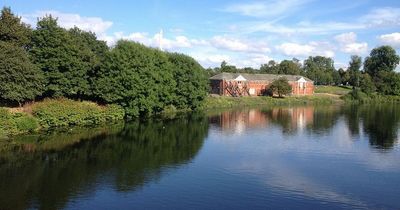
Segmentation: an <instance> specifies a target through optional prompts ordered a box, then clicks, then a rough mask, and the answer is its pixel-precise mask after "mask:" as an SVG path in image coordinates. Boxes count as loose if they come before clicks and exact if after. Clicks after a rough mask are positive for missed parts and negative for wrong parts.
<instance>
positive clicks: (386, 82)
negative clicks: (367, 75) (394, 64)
mask: <svg viewBox="0 0 400 210" xmlns="http://www.w3.org/2000/svg"><path fill="white" fill-rule="evenodd" d="M375 85H376V87H377V89H378V92H379V93H381V94H385V95H400V74H399V73H396V72H393V71H391V72H389V71H380V72H378V75H377V77H376V78H375Z"/></svg>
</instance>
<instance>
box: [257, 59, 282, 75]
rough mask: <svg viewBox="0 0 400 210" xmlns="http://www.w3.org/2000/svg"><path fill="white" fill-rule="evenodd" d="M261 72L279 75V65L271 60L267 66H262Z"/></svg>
mask: <svg viewBox="0 0 400 210" xmlns="http://www.w3.org/2000/svg"><path fill="white" fill-rule="evenodd" d="M260 72H261V73H266V74H278V73H279V63H276V62H275V61H274V60H270V61H269V62H268V63H267V64H262V65H261V67H260Z"/></svg>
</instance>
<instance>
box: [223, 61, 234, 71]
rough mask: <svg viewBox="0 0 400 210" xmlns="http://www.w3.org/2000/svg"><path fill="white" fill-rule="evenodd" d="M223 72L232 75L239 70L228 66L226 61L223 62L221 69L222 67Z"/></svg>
mask: <svg viewBox="0 0 400 210" xmlns="http://www.w3.org/2000/svg"><path fill="white" fill-rule="evenodd" d="M220 71H221V72H230V73H237V72H238V69H237V68H236V66H233V65H228V63H227V62H226V61H222V62H221V67H220Z"/></svg>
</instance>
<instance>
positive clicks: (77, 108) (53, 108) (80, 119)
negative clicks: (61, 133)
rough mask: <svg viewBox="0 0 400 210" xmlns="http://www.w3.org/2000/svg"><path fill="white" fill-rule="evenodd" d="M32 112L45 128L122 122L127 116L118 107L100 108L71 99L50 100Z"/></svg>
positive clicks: (34, 107) (36, 105)
mask: <svg viewBox="0 0 400 210" xmlns="http://www.w3.org/2000/svg"><path fill="white" fill-rule="evenodd" d="M32 111H33V114H34V116H36V117H37V118H38V119H39V122H40V125H41V126H43V127H45V128H48V127H62V126H71V125H92V124H101V123H105V122H108V121H115V120H121V119H123V118H124V115H125V112H124V110H123V109H122V108H121V107H120V106H117V105H108V106H99V105H97V104H96V103H92V102H77V101H73V100H69V99H53V100H50V99H48V100H45V101H43V102H40V103H37V104H35V105H33V107H32Z"/></svg>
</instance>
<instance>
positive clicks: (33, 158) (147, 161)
mask: <svg viewBox="0 0 400 210" xmlns="http://www.w3.org/2000/svg"><path fill="white" fill-rule="evenodd" d="M207 132H208V122H207V119H206V118H205V116H198V115H192V116H189V117H182V118H178V119H175V120H169V121H161V120H160V121H148V122H144V123H139V122H134V123H127V124H126V125H125V126H124V125H122V126H121V125H117V126H112V127H108V128H102V129H97V130H96V129H95V130H93V129H86V130H84V129H78V130H77V131H76V132H70V133H69V134H65V133H63V134H60V133H58V134H57V133H56V134H55V133H52V134H49V135H44V136H43V135H40V136H33V137H29V139H28V140H27V139H18V140H16V141H15V142H14V143H13V144H14V145H17V146H10V147H9V148H11V150H12V151H10V150H8V152H3V153H2V156H1V157H2V158H1V159H2V161H1V165H0V177H1V179H0V206H1V207H2V209H26V208H30V207H34V208H40V209H60V208H62V207H64V206H65V204H66V203H67V202H68V201H69V200H70V199H71V197H73V196H88V195H90V193H91V192H93V191H94V188H95V187H96V183H98V182H105V183H109V184H108V185H110V186H112V188H114V190H116V191H132V190H135V189H137V188H138V187H140V186H141V185H143V184H144V183H146V182H147V181H150V180H155V179H158V178H159V177H160V176H161V174H162V173H163V171H165V170H167V169H170V168H173V167H178V166H179V165H180V164H185V163H187V162H188V161H190V160H191V159H192V158H193V157H194V156H195V155H196V154H197V152H198V151H199V150H200V148H201V147H202V145H203V140H204V139H205V137H206V136H207ZM60 138H61V139H60ZM21 142H23V143H21ZM26 142H28V143H26ZM43 142H44V143H43ZM55 142H57V143H55ZM70 142H73V143H70ZM63 143H65V144H63Z"/></svg>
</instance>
